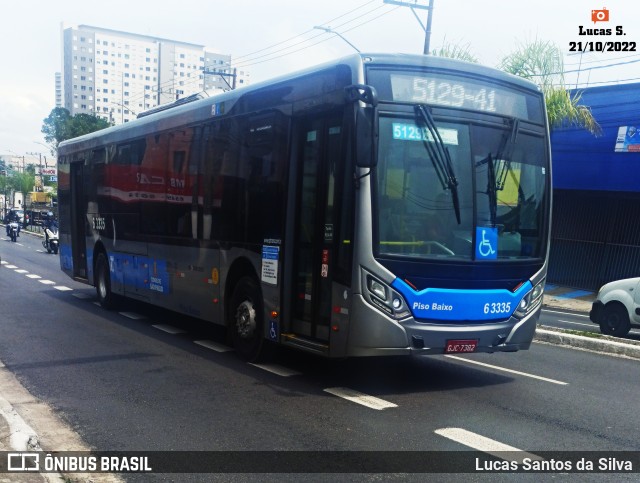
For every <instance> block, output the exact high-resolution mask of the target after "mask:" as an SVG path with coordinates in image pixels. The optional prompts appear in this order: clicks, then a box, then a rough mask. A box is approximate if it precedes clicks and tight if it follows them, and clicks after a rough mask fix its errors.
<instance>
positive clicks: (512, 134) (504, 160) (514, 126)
mask: <svg viewBox="0 0 640 483" xmlns="http://www.w3.org/2000/svg"><path fill="white" fill-rule="evenodd" d="M519 127H520V122H519V120H518V119H516V118H513V119H511V130H510V131H509V133H508V134H507V133H505V135H504V136H503V137H502V141H501V143H500V146H499V147H498V151H497V153H496V156H495V158H494V157H493V156H491V153H489V154H487V157H486V158H484V159H482V160H480V161H478V162H477V163H476V167H479V166H482V165H483V164H486V165H487V193H486V194H487V196H488V197H489V213H490V216H491V225H492V226H494V227H495V226H496V220H497V211H498V191H502V190H504V185H505V183H506V181H507V175H508V174H509V170H510V169H511V157H512V155H513V148H514V146H515V143H516V139H517V137H518V130H519ZM507 148H508V149H507ZM496 162H497V163H498V168H497V170H496Z"/></svg>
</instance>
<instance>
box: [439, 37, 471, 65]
mask: <svg viewBox="0 0 640 483" xmlns="http://www.w3.org/2000/svg"><path fill="white" fill-rule="evenodd" d="M431 54H432V55H435V56H436V57H447V58H449V59H458V60H466V61H467V62H473V63H474V64H477V63H478V58H477V57H476V56H475V55H474V54H473V53H471V49H470V45H469V44H468V43H467V44H465V45H460V44H454V43H450V42H449V43H447V39H446V37H445V39H444V40H443V42H442V46H441V47H440V48H437V49H434V50H433V51H432V52H431Z"/></svg>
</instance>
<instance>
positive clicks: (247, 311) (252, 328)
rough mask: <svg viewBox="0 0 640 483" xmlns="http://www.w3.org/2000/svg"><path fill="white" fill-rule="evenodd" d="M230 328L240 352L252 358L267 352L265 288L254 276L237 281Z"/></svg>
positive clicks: (232, 300)
mask: <svg viewBox="0 0 640 483" xmlns="http://www.w3.org/2000/svg"><path fill="white" fill-rule="evenodd" d="M227 329H228V330H229V331H230V336H231V340H232V342H233V346H234V347H235V349H236V352H237V353H238V355H240V356H241V357H242V358H243V359H245V360H247V361H249V362H256V361H258V360H261V359H263V358H264V357H265V355H266V349H267V347H266V346H267V345H268V342H267V341H266V340H265V338H264V313H263V307H262V292H261V291H260V287H259V286H258V282H257V281H256V280H255V278H253V277H242V278H241V279H240V280H239V281H238V283H237V284H236V286H235V288H234V290H233V295H232V296H231V300H230V303H229V311H228V314H227Z"/></svg>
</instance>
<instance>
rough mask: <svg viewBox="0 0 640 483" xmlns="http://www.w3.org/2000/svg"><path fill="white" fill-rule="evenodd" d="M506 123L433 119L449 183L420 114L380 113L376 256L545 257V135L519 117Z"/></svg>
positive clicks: (453, 258) (469, 259) (546, 173)
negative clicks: (523, 125)
mask: <svg viewBox="0 0 640 483" xmlns="http://www.w3.org/2000/svg"><path fill="white" fill-rule="evenodd" d="M508 124H509V123H506V122H505V127H496V125H493V124H486V125H482V124H479V123H473V124H472V123H466V122H465V123H461V122H445V121H442V120H436V121H435V126H436V127H437V130H438V133H439V134H440V136H439V138H440V139H441V146H440V148H444V149H446V150H447V151H448V154H449V157H450V163H451V166H450V170H451V171H452V172H453V173H455V177H456V180H457V187H454V186H452V184H451V183H448V182H446V179H445V180H443V179H442V175H441V173H440V171H441V164H442V162H441V160H438V159H437V158H438V157H439V156H438V155H437V153H438V149H437V147H434V144H436V143H439V142H440V140H437V139H434V136H433V134H432V133H431V132H430V130H429V129H427V127H426V126H425V125H424V124H423V123H422V122H421V120H420V118H419V117H409V116H404V115H403V116H400V115H398V116H392V115H386V116H383V115H381V116H380V138H379V149H378V155H379V160H378V165H377V169H376V171H375V172H376V194H375V196H376V198H377V199H376V205H377V213H378V215H379V216H378V218H377V223H376V224H374V226H376V227H377V228H376V233H375V235H376V236H375V240H376V244H377V246H376V255H378V256H381V257H389V256H391V257H407V258H418V259H434V258H437V259H445V260H446V259H452V260H458V261H460V260H467V261H471V260H474V261H485V260H486V261H490V260H506V259H531V258H537V259H539V258H543V257H544V256H545V251H546V244H545V243H544V240H545V236H546V234H545V227H544V223H545V216H544V213H545V203H546V196H547V190H548V189H549V187H548V172H547V171H548V170H547V168H546V166H547V152H546V149H545V146H546V145H545V138H544V136H543V135H542V134H540V135H539V136H538V135H534V134H533V133H532V132H530V131H527V132H526V133H525V132H522V131H521V130H520V129H519V128H518V121H517V119H512V120H511V124H510V125H508ZM440 151H441V150H440ZM456 195H457V197H458V200H457V203H456V199H455V196H456ZM457 204H459V215H460V216H459V220H458V217H457V213H456V205H457Z"/></svg>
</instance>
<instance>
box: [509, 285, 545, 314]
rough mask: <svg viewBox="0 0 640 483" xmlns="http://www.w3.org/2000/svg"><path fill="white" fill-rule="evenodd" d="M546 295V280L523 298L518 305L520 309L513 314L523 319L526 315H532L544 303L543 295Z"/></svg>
mask: <svg viewBox="0 0 640 483" xmlns="http://www.w3.org/2000/svg"><path fill="white" fill-rule="evenodd" d="M543 293H544V280H543V281H542V282H540V283H538V284H537V285H536V286H535V287H533V288H532V289H531V290H530V291H529V293H527V295H525V296H524V297H522V300H521V301H520V303H519V304H518V308H517V309H516V311H515V312H514V313H513V315H514V316H516V317H517V318H519V319H521V318H522V317H524V316H525V315H527V314H529V313H531V312H532V311H533V310H535V309H536V308H538V306H539V305H540V304H541V303H542V294H543Z"/></svg>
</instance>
